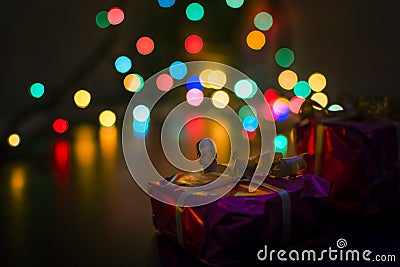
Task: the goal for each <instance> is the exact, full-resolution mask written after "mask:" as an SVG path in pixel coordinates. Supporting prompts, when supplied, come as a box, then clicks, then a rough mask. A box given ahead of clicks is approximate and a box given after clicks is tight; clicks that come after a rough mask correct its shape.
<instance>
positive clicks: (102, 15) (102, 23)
mask: <svg viewBox="0 0 400 267" xmlns="http://www.w3.org/2000/svg"><path fill="white" fill-rule="evenodd" d="M107 16H108V12H107V11H104V10H103V11H100V12H99V13H97V15H96V24H97V27H99V28H101V29H104V28H107V27H108V26H110V22H109V21H108V17H107Z"/></svg>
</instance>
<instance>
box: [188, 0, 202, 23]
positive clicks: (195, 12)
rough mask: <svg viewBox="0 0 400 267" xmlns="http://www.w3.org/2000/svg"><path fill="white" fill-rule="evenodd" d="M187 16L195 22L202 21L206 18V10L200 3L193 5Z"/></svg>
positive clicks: (189, 7)
mask: <svg viewBox="0 0 400 267" xmlns="http://www.w3.org/2000/svg"><path fill="white" fill-rule="evenodd" d="M186 16H187V18H188V19H190V20H193V21H198V20H201V19H202V18H203V16H204V8H203V6H202V5H200V4H199V3H191V4H190V5H188V6H187V8H186Z"/></svg>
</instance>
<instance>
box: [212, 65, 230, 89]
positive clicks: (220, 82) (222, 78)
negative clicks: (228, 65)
mask: <svg viewBox="0 0 400 267" xmlns="http://www.w3.org/2000/svg"><path fill="white" fill-rule="evenodd" d="M208 83H209V84H210V86H211V88H214V89H221V88H222V87H224V86H225V84H226V75H225V73H224V72H223V71H220V70H214V71H212V72H211V73H210V74H209V75H208Z"/></svg>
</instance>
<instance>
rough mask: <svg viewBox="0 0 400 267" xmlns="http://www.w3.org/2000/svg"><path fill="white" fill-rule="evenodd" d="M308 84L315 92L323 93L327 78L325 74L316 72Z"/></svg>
mask: <svg viewBox="0 0 400 267" xmlns="http://www.w3.org/2000/svg"><path fill="white" fill-rule="evenodd" d="M308 84H310V87H311V89H312V90H313V91H315V92H321V91H322V90H324V88H325V87H326V78H325V76H324V75H323V74H321V73H318V72H316V73H313V74H311V75H310V77H309V78H308Z"/></svg>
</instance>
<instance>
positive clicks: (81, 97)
mask: <svg viewBox="0 0 400 267" xmlns="http://www.w3.org/2000/svg"><path fill="white" fill-rule="evenodd" d="M90 100H91V95H90V93H89V92H88V91H86V90H79V91H77V92H76V93H75V95H74V102H75V105H76V106H77V107H78V108H86V107H87V106H89V104H90Z"/></svg>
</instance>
